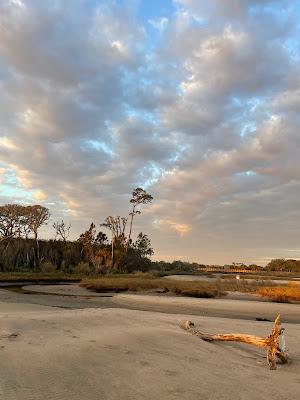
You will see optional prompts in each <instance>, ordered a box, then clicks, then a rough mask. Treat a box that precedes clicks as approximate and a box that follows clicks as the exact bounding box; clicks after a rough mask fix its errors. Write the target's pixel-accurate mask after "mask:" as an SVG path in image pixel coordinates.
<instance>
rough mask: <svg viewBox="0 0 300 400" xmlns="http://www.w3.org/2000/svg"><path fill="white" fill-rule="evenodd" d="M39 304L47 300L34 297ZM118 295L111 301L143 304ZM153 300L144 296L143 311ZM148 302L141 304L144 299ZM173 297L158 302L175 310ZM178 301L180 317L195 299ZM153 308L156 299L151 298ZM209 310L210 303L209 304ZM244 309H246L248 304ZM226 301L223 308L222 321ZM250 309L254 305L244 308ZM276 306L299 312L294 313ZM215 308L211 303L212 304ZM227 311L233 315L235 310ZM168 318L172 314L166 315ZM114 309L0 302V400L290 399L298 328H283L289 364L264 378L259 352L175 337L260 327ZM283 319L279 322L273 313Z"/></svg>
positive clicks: (295, 393) (262, 328) (299, 356)
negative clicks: (189, 327)
mask: <svg viewBox="0 0 300 400" xmlns="http://www.w3.org/2000/svg"><path fill="white" fill-rule="evenodd" d="M43 297H48V296H43ZM141 297H142V296H136V297H134V296H131V297H130V295H118V296H117V297H116V300H115V301H118V302H121V300H122V301H123V302H127V303H126V304H127V307H129V303H130V302H131V303H133V302H137V301H138V300H139V301H140V303H141V302H145V301H146V300H147V299H145V297H147V296H144V297H142V298H141ZM153 297H154V296H152V298H151V296H150V298H151V299H150V300H151V302H152V306H153V304H154V303H155V299H154V298H153ZM150 300H148V302H149V301H150ZM180 300H181V299H164V300H163V301H164V302H166V301H168V302H169V305H170V306H172V302H173V303H174V302H176V301H177V302H178V301H180ZM203 300H206V299H197V300H195V299H182V300H181V301H183V302H184V303H185V307H188V308H189V309H190V314H192V312H193V307H195V304H194V303H195V301H197V302H198V305H199V304H200V303H199V302H202V303H203ZM156 301H157V304H158V305H159V302H161V301H162V300H160V299H157V300H156ZM210 301H211V302H213V301H215V299H212V300H210ZM247 303H248V306H249V302H247ZM229 304H230V303H228V300H226V301H223V312H224V315H225V314H226V311H227V309H228V306H229ZM253 304H260V303H256V302H254V303H253ZM261 304H263V305H267V306H269V308H271V309H272V312H273V313H274V312H276V311H277V308H276V307H277V306H286V308H285V310H284V311H287V310H288V308H289V309H290V313H291V314H292V313H294V314H297V313H299V312H300V308H299V306H298V305H287V304H284V305H276V304H275V305H274V304H273V303H261ZM218 307H219V308H220V307H221V305H220V304H219V305H218ZM235 307H240V313H242V312H243V307H245V306H242V304H241V302H238V301H237V303H236V306H235ZM170 310H172V308H170ZM190 314H189V315H186V314H178V313H175V314H172V313H171V311H170V313H169V314H168V313H166V312H163V313H162V312H151V311H140V310H130V309H124V308H122V309H120V308H106V309H101V308H97V309H96V308H86V309H77V310H64V309H62V308H54V307H49V306H44V305H38V304H22V303H11V302H2V303H0V336H1V338H0V351H1V359H0V360H1V361H0V398H1V399H3V400H41V399H43V398H47V399H49V400H52V399H53V400H67V399H74V400H77V399H78V400H79V399H80V400H94V399H103V400H114V399H118V400H135V399H137V400H140V399H149V400H150V399H151V400H153V399H164V400H171V399H172V400H173V399H174V400H175V399H185V400H193V399H195V400H196V399H197V400H199V399H201V400H206V399H216V400H222V399H224V400H229V399H236V400H238V399H243V400H248V399H249V400H250V399H251V400H252V399H253V400H254V399H255V400H256V399H281V400H282V399H286V400H293V399H298V398H299V393H300V342H299V337H300V325H299V324H297V323H284V324H283V325H284V327H285V328H286V341H287V347H288V349H289V356H290V362H289V363H288V364H287V365H278V369H277V370H276V371H270V370H269V368H268V365H267V361H266V357H265V353H264V351H263V350H261V349H258V348H255V347H252V346H247V345H243V344H239V343H207V342H203V341H201V340H200V339H199V338H197V337H195V336H191V335H189V334H188V333H186V332H185V331H183V330H182V329H181V328H180V327H179V325H180V323H181V322H182V321H183V320H186V319H190V320H193V321H194V322H195V323H197V325H198V326H199V328H201V330H203V331H204V332H209V333H216V332H241V333H249V334H255V335H261V336H265V335H267V334H268V333H269V332H270V331H271V329H272V323H270V322H258V321H255V320H249V319H248V320H245V319H238V318H228V315H227V318H222V317H209V316H199V315H193V316H192V315H190ZM283 316H284V314H283Z"/></svg>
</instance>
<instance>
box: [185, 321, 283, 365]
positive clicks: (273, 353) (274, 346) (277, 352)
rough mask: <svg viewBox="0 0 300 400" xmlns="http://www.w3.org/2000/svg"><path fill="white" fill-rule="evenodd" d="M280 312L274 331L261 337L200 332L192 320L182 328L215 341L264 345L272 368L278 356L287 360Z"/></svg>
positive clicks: (281, 359) (207, 339)
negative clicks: (282, 341) (280, 326)
mask: <svg viewBox="0 0 300 400" xmlns="http://www.w3.org/2000/svg"><path fill="white" fill-rule="evenodd" d="M279 324H280V314H279V315H278V316H277V318H276V319H275V322H274V327H273V330H272V333H271V334H270V335H269V336H266V337H264V338H263V337H259V336H253V335H243V334H241V333H228V334H216V335H209V334H206V333H203V332H200V331H199V330H198V329H196V328H195V325H194V323H193V322H191V321H185V322H184V323H183V325H182V328H183V329H185V330H186V331H188V332H189V333H191V334H192V335H196V336H199V337H200V338H201V339H202V340H205V341H208V342H213V341H215V340H218V341H223V342H241V343H247V344H252V345H254V346H258V347H263V348H265V349H266V350H267V360H268V363H269V366H270V369H276V357H277V358H279V359H280V361H281V362H282V363H286V362H287V355H286V354H285V349H284V348H283V346H281V347H282V348H281V347H280V344H279V337H280V335H282V334H283V331H284V328H279Z"/></svg>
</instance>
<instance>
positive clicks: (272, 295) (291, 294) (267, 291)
mask: <svg viewBox="0 0 300 400" xmlns="http://www.w3.org/2000/svg"><path fill="white" fill-rule="evenodd" d="M257 293H258V294H260V295H261V296H263V297H267V298H268V299H270V300H271V301H275V302H278V303H288V302H290V301H300V285H298V284H290V285H288V286H278V287H264V288H260V289H258V290H257Z"/></svg>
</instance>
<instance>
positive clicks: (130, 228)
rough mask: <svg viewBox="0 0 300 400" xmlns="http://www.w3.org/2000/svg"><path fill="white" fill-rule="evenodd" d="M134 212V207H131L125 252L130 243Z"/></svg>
mask: <svg viewBox="0 0 300 400" xmlns="http://www.w3.org/2000/svg"><path fill="white" fill-rule="evenodd" d="M134 211H135V206H133V207H132V212H131V218H130V227H129V234H128V240H127V244H126V251H127V249H128V246H129V242H130V239H131V233H132V224H133V216H134Z"/></svg>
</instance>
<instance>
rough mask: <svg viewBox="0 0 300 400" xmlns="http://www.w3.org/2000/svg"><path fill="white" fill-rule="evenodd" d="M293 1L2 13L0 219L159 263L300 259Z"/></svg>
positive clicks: (9, 3) (14, 7)
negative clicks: (96, 236) (102, 230)
mask: <svg viewBox="0 0 300 400" xmlns="http://www.w3.org/2000/svg"><path fill="white" fill-rule="evenodd" d="M299 17H300V2H299V1H298V0H294V1H292V0H277V1H276V0H274V1H272V0H210V1H199V0H161V1H159V0H151V1H150V0H126V1H125V0H115V1H113V0H112V1H109V0H76V1H71V0H43V1H40V0H0V203H1V204H6V203H21V204H41V205H44V206H46V207H48V208H49V209H50V212H51V214H52V217H51V221H50V222H49V224H48V226H47V227H44V229H43V231H42V233H43V235H44V236H45V237H52V236H54V230H53V229H52V224H53V222H54V221H56V220H61V219H62V218H63V219H64V220H65V221H67V222H70V223H71V224H72V229H71V234H72V238H73V239H76V238H77V237H78V236H79V234H80V233H81V232H83V231H84V230H86V229H87V228H88V226H89V224H90V223H91V221H94V222H95V223H96V225H97V226H99V224H100V223H102V222H103V221H104V219H105V217H106V216H108V215H122V216H123V215H126V214H128V212H129V200H130V194H131V192H132V190H133V189H134V188H135V187H138V186H141V187H143V188H144V189H145V190H147V191H148V192H149V193H151V194H152V195H153V197H154V201H153V203H152V204H151V205H147V206H145V207H144V208H143V210H142V214H141V215H139V216H137V217H136V221H135V225H134V234H135V235H136V234H138V233H139V232H140V231H142V232H143V233H146V234H148V235H149V236H150V238H151V240H152V245H153V247H154V250H155V256H154V259H163V260H166V261H169V260H176V259H182V260H186V261H191V262H193V261H195V262H199V263H207V264H224V263H230V262H233V261H235V262H245V263H258V264H260V265H264V264H266V263H267V262H268V261H269V260H271V259H272V258H294V259H297V258H298V259H300V223H299V221H300V207H299V205H300V202H299V198H300V156H299V154H300V43H299V38H300V32H299V31H300V22H299V21H300V18H299Z"/></svg>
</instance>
